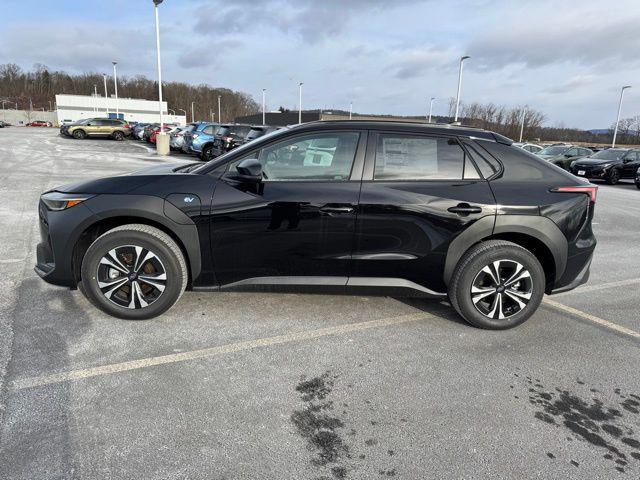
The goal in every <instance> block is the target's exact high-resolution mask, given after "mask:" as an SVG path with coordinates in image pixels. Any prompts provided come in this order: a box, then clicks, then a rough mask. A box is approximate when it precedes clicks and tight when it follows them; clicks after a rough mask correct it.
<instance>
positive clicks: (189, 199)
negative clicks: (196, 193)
mask: <svg viewBox="0 0 640 480" xmlns="http://www.w3.org/2000/svg"><path fill="white" fill-rule="evenodd" d="M191 202H193V197H184V203H191Z"/></svg>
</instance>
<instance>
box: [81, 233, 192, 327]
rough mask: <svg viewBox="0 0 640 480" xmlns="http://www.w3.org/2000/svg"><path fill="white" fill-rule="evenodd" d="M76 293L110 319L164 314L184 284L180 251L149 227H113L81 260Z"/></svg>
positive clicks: (183, 269)
mask: <svg viewBox="0 0 640 480" xmlns="http://www.w3.org/2000/svg"><path fill="white" fill-rule="evenodd" d="M81 275H82V287H83V288H82V290H83V292H84V294H85V295H86V296H87V298H88V299H89V300H90V301H91V303H93V304H94V305H95V306H96V307H98V308H100V309H101V310H103V311H104V312H106V313H108V314H110V315H113V316H115V317H119V318H124V319H128V320H143V319H147V318H152V317H155V316H158V315H160V314H162V313H164V312H165V311H166V310H168V309H169V308H170V307H171V306H172V305H173V304H174V303H176V302H177V301H178V299H179V298H180V296H181V295H182V293H183V292H184V290H185V288H186V286H187V279H188V272H187V266H186V263H185V260H184V256H183V255H182V252H181V250H180V247H178V245H177V244H176V243H175V242H174V241H173V239H172V238H171V237H170V236H169V235H167V234H166V233H164V232H163V231H161V230H159V229H157V228H155V227H151V226H149V225H140V224H131V225H123V226H121V227H117V228H114V229H112V230H109V231H108V232H106V233H104V234H103V235H101V236H100V237H98V238H97V239H96V240H95V241H94V242H93V243H92V244H91V246H90V247H89V249H88V250H87V252H86V253H85V256H84V258H83V260H82V270H81Z"/></svg>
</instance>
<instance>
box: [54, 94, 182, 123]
mask: <svg viewBox="0 0 640 480" xmlns="http://www.w3.org/2000/svg"><path fill="white" fill-rule="evenodd" d="M158 106H159V102H158V101H157V100H155V101H154V100H142V99H137V98H118V100H117V110H118V113H119V114H120V117H119V118H123V119H124V120H126V121H129V122H148V123H153V122H159V121H160V113H159V111H158V110H159V108H158ZM56 108H57V110H56V114H57V118H58V123H62V122H64V121H69V120H71V121H74V122H75V121H78V120H82V119H85V118H94V117H100V118H105V117H108V116H109V115H108V114H115V113H116V99H115V97H108V98H105V97H102V96H97V97H94V96H89V95H56ZM162 121H163V122H166V123H177V124H179V125H185V124H186V122H187V118H186V117H185V116H184V115H169V114H168V111H167V102H162Z"/></svg>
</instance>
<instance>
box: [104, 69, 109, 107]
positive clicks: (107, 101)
mask: <svg viewBox="0 0 640 480" xmlns="http://www.w3.org/2000/svg"><path fill="white" fill-rule="evenodd" d="M102 81H103V82H104V111H105V113H106V114H107V117H108V116H109V94H108V93H107V74H106V73H103V74H102Z"/></svg>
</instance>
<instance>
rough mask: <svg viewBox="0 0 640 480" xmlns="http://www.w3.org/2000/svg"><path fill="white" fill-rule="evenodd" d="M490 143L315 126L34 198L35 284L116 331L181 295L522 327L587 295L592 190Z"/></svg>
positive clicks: (474, 134) (495, 138)
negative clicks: (248, 295) (77, 293)
mask: <svg viewBox="0 0 640 480" xmlns="http://www.w3.org/2000/svg"><path fill="white" fill-rule="evenodd" d="M511 143H512V142H511V140H509V139H507V138H505V137H502V136H500V135H497V134H495V133H492V132H488V131H484V130H479V129H471V128H466V127H454V126H447V125H441V126H438V125H420V124H409V123H386V122H368V121H343V122H340V121H331V122H314V123H307V124H303V125H299V126H296V127H293V128H285V129H282V130H280V131H279V132H277V133H274V134H272V135H267V136H264V137H262V138H259V139H257V140H255V141H254V142H251V143H248V144H246V145H244V146H242V147H240V148H237V149H235V150H232V151H231V152H229V153H227V154H226V155H223V156H222V157H219V158H217V159H215V160H213V161H211V162H208V163H206V164H197V165H193V164H192V165H190V166H181V167H175V166H170V165H162V166H155V167H151V168H150V169H147V170H143V171H141V172H137V173H136V174H132V175H126V176H118V177H111V178H103V179H99V180H93V181H88V182H83V183H78V184H74V185H68V186H63V187H59V188H56V189H54V190H51V191H48V192H46V193H45V194H43V195H42V197H41V200H40V204H39V216H40V230H41V236H42V242H41V243H40V244H39V245H38V247H37V265H36V272H37V273H38V274H39V275H40V276H41V277H42V278H44V279H45V280H46V281H48V282H51V283H54V284H57V285H65V286H68V287H71V288H75V287H76V286H77V285H78V284H81V285H82V287H83V288H82V290H83V292H84V293H85V294H86V296H87V297H88V298H89V300H90V301H91V302H92V303H93V304H94V305H96V306H97V307H98V308H101V309H102V310H104V311H105V312H107V313H109V314H111V315H115V316H118V317H121V318H127V319H143V318H150V317H154V316H156V315H159V314H161V313H163V312H164V311H166V310H167V309H168V308H169V307H171V306H172V305H173V304H174V303H175V302H176V301H177V300H178V298H180V295H181V294H182V292H184V290H185V289H186V288H189V289H193V290H210V291H219V290H251V289H260V290H264V289H278V290H284V289H292V288H293V289H296V290H299V289H303V288H304V289H310V290H313V291H317V290H322V291H332V292H345V291H347V290H356V291H359V292H370V291H373V292H384V293H386V294H393V295H399V296H402V295H415V294H418V295H424V296H426V297H432V298H439V299H445V298H447V295H448V298H449V300H450V301H451V304H452V305H453V307H454V308H455V309H456V310H457V311H458V313H459V314H460V315H462V316H463V317H464V318H465V319H466V320H467V321H469V322H470V323H472V324H473V325H476V326H479V327H484V328H491V329H503V328H509V327H513V326H515V325H518V324H520V323H522V322H524V321H525V320H526V319H527V318H528V317H529V316H530V315H531V314H532V313H533V312H535V310H536V309H537V308H538V305H539V304H540V301H541V300H542V296H543V294H544V293H554V292H561V291H566V290H570V289H572V288H575V287H577V286H578V285H580V284H582V283H584V282H586V281H587V279H588V276H589V266H590V263H591V258H592V255H593V251H594V248H595V245H596V240H595V238H594V236H593V233H592V230H591V220H592V217H593V211H594V204H595V200H596V192H597V187H595V186H594V185H591V184H589V183H588V182H586V181H585V180H582V179H579V178H576V177H575V176H573V175H571V174H570V173H568V172H565V171H563V170H562V169H560V168H558V167H556V166H554V165H551V164H549V163H547V162H545V161H544V160H541V159H540V158H538V157H536V156H535V155H532V154H530V153H528V152H526V151H524V150H522V149H519V148H517V147H513V146H511Z"/></svg>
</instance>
